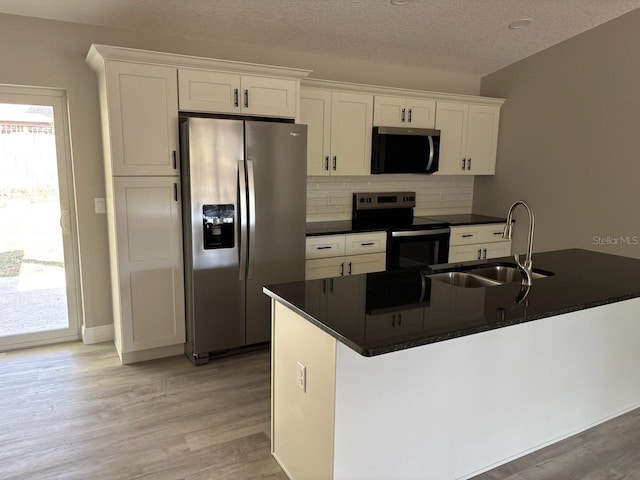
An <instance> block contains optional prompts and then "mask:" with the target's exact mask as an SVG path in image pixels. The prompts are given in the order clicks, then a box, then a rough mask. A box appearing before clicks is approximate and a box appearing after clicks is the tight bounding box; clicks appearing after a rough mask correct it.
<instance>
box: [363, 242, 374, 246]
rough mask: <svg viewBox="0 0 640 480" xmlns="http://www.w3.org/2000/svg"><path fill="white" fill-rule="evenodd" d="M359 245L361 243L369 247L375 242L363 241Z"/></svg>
mask: <svg viewBox="0 0 640 480" xmlns="http://www.w3.org/2000/svg"><path fill="white" fill-rule="evenodd" d="M360 245H362V246H363V247H369V246H371V245H375V243H373V242H365V243H361V244H360Z"/></svg>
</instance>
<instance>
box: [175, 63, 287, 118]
mask: <svg viewBox="0 0 640 480" xmlns="http://www.w3.org/2000/svg"><path fill="white" fill-rule="evenodd" d="M178 86H179V98H180V110H183V111H188V112H220V113H235V114H243V115H256V116H266V117H279V118H294V117H295V116H296V95H297V88H296V86H297V82H296V81H295V80H289V79H284V78H273V77H266V76H265V77H263V76H257V75H239V74H235V73H227V72H216V71H210V70H198V69H190V68H181V69H179V70H178Z"/></svg>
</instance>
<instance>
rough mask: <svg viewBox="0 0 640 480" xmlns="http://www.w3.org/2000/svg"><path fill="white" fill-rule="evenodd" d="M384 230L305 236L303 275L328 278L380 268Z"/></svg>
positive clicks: (383, 258)
mask: <svg viewBox="0 0 640 480" xmlns="http://www.w3.org/2000/svg"><path fill="white" fill-rule="evenodd" d="M386 248H387V234H386V233H385V232H371V233H353V234H346V235H318V236H314V237H307V244H306V263H305V278H306V279H307V280H314V279H317V278H331V277H340V276H345V275H359V274H362V273H371V272H382V271H384V270H385V268H386Z"/></svg>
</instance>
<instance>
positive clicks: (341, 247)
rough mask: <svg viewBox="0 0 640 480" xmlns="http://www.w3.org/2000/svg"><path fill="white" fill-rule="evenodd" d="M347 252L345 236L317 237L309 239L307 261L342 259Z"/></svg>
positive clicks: (307, 241)
mask: <svg viewBox="0 0 640 480" xmlns="http://www.w3.org/2000/svg"><path fill="white" fill-rule="evenodd" d="M344 252H345V236H344V235H319V236H317V237H307V240H306V254H305V258H306V259H307V260H309V259H313V258H328V257H341V256H344Z"/></svg>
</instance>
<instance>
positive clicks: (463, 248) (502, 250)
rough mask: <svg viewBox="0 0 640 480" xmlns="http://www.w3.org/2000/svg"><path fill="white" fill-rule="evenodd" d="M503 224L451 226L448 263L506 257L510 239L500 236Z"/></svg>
mask: <svg viewBox="0 0 640 480" xmlns="http://www.w3.org/2000/svg"><path fill="white" fill-rule="evenodd" d="M503 229H504V224H488V225H465V226H460V227H451V240H450V242H449V263H457V262H468V261H472V260H485V259H487V258H498V257H506V256H508V255H510V254H511V240H505V239H504V238H502V232H503Z"/></svg>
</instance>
